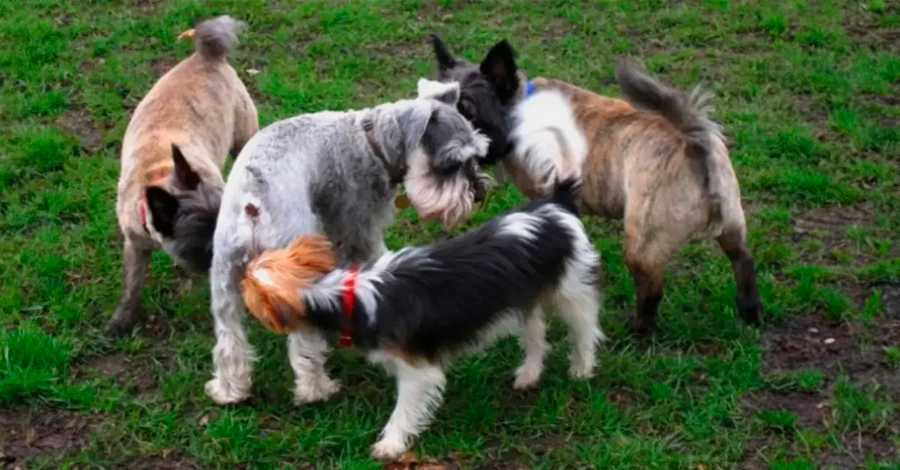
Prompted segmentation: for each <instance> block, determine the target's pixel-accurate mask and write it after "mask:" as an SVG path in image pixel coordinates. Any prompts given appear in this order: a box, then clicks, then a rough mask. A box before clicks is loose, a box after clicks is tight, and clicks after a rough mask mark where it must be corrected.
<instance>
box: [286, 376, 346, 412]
mask: <svg viewBox="0 0 900 470" xmlns="http://www.w3.org/2000/svg"><path fill="white" fill-rule="evenodd" d="M340 391H341V383H340V382H339V381H337V380H332V379H331V378H329V377H328V376H324V375H323V376H321V377H318V378H317V379H313V380H309V379H303V380H297V382H296V385H295V387H294V404H296V405H305V404H308V403H316V402H319V401H325V400H328V399H329V398H331V397H332V395H335V394H336V393H338V392H340Z"/></svg>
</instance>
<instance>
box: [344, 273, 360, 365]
mask: <svg viewBox="0 0 900 470" xmlns="http://www.w3.org/2000/svg"><path fill="white" fill-rule="evenodd" d="M357 274H359V265H354V266H353V267H352V268H350V270H349V271H347V277H345V278H344V289H343V290H342V291H341V300H342V304H343V307H344V315H346V316H347V321H345V322H342V324H343V326H342V327H341V341H340V345H341V346H343V347H345V348H350V347H353V315H354V313H355V312H354V310H355V309H356V275H357Z"/></svg>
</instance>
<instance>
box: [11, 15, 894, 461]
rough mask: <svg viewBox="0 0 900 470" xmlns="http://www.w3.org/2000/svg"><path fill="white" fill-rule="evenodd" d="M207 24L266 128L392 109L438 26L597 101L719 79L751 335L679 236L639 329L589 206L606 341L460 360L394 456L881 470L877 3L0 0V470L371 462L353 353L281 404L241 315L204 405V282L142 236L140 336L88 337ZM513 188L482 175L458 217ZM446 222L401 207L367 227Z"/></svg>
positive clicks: (281, 379)
mask: <svg viewBox="0 0 900 470" xmlns="http://www.w3.org/2000/svg"><path fill="white" fill-rule="evenodd" d="M221 13H230V14H232V15H234V16H236V17H238V18H240V19H243V20H245V21H247V22H248V23H249V29H248V30H246V31H245V32H244V33H243V35H242V37H241V44H240V46H239V47H238V50H237V52H236V54H235V55H234V56H233V58H232V63H233V64H234V66H235V68H236V69H237V70H238V73H239V74H240V76H241V77H242V78H243V79H244V81H245V83H246V84H247V87H248V88H249V89H250V91H251V94H252V95H253V96H254V99H255V100H256V103H257V106H258V108H259V111H260V120H261V125H267V124H269V123H272V122H273V121H275V120H277V119H281V118H286V117H289V116H293V115H295V114H298V113H303V112H313V111H320V110H324V109H345V108H362V107H366V106H371V105H375V104H378V103H381V102H384V101H388V100H395V99H399V98H404V97H410V96H412V95H413V94H414V92H415V83H416V80H417V79H418V78H419V77H421V76H427V75H430V74H431V73H432V71H433V62H432V56H431V49H430V44H429V43H428V41H427V34H428V33H429V32H431V31H437V32H439V33H441V35H442V36H443V37H444V39H446V40H447V41H448V43H449V44H451V45H452V47H453V48H454V49H455V52H457V53H461V54H462V55H465V56H467V57H469V58H470V59H476V60H480V58H481V57H482V54H484V53H485V52H486V51H487V50H488V48H489V47H490V46H491V45H492V44H494V42H496V41H497V40H499V39H502V38H508V39H510V40H511V41H512V43H513V45H514V47H516V49H517V51H518V53H519V56H520V66H522V67H523V68H524V69H525V70H526V71H527V72H528V73H529V74H531V75H543V76H549V77H555V78H560V79H565V80H568V81H570V82H572V83H575V84H577V85H580V86H584V87H587V88H590V89H593V90H595V91H598V92H601V93H604V94H609V95H616V96H618V95H619V92H618V90H617V88H616V86H615V82H614V81H613V80H612V69H613V66H614V64H615V60H616V58H617V56H619V55H622V54H630V55H633V56H636V57H638V58H639V59H640V60H641V61H642V62H644V63H645V64H646V65H647V67H648V68H649V69H650V71H651V72H653V73H654V74H656V75H658V76H660V77H661V78H663V79H664V80H666V81H668V82H670V83H674V84H676V85H678V86H682V87H688V86H691V85H693V84H695V83H697V82H700V81H702V82H704V83H707V84H708V86H709V87H710V88H711V89H712V90H713V91H714V92H715V93H716V94H717V96H718V99H717V111H716V115H715V117H716V119H717V120H718V121H719V122H721V123H722V124H723V125H724V127H725V131H726V134H727V136H728V138H729V145H730V148H731V151H732V158H733V161H734V166H735V169H736V171H737V173H738V177H739V179H740V183H741V188H742V193H743V199H744V201H743V202H744V206H745V209H746V212H747V217H748V221H749V226H750V244H751V249H752V250H753V252H754V254H755V256H756V259H757V263H758V272H759V276H760V289H761V293H762V296H763V300H764V303H765V305H766V308H767V311H768V318H767V322H766V323H767V324H766V325H765V327H764V328H762V329H755V328H752V327H748V326H745V325H744V324H742V323H741V322H740V321H739V320H737V318H736V313H735V311H734V307H733V300H732V299H733V296H734V291H735V287H734V282H733V279H732V273H731V268H730V264H729V263H728V261H727V259H726V258H725V257H724V256H723V255H722V254H721V252H720V251H719V250H718V248H717V247H715V246H714V245H713V244H712V243H697V244H694V245H691V246H689V247H686V248H685V249H684V250H683V251H682V253H681V254H680V256H678V257H677V258H675V259H674V260H673V261H672V262H671V264H670V266H669V269H668V271H667V277H666V282H667V290H666V297H665V299H664V301H663V303H662V304H661V318H660V329H659V331H658V332H657V334H656V335H655V337H654V338H653V339H652V340H651V341H641V340H639V339H638V338H636V337H633V336H631V335H630V334H629V333H628V331H627V330H626V328H625V326H624V321H623V314H624V313H625V312H628V311H629V310H630V309H633V308H634V301H633V295H632V294H633V292H632V288H631V278H630V276H629V275H628V273H627V271H626V270H625V267H624V264H623V260H622V257H623V255H622V226H621V223H619V222H612V221H603V220H590V221H589V230H590V233H591V235H592V236H593V237H594V239H595V240H596V243H597V246H598V248H599V249H600V250H601V252H602V255H603V258H604V266H603V270H602V273H603V274H602V277H603V283H604V288H605V309H604V312H603V313H602V324H603V328H604V330H605V331H606V333H607V334H608V335H609V336H610V337H611V341H610V342H609V343H608V345H607V347H606V348H605V350H604V351H603V352H602V353H601V354H600V366H599V368H598V373H597V376H596V377H595V378H594V379H592V380H590V381H588V382H586V383H575V382H572V381H570V380H569V379H568V378H567V376H566V373H565V371H566V365H565V348H564V347H563V344H562V342H563V341H564V339H563V334H562V331H561V328H560V325H557V324H554V325H553V328H551V339H552V341H553V343H554V344H555V346H556V347H555V349H554V352H553V353H552V355H551V357H550V359H549V361H548V367H547V371H546V373H545V375H544V379H543V381H542V384H541V387H540V389H539V390H536V391H532V392H528V393H518V392H516V391H514V390H512V387H511V379H512V372H513V370H514V369H515V367H516V366H517V365H518V363H519V361H520V358H521V351H520V348H519V346H518V344H517V343H516V341H514V340H512V339H508V340H504V341H502V342H501V343H500V344H499V345H498V346H497V347H495V348H493V349H491V350H490V351H487V352H486V353H485V354H483V355H480V356H477V357H471V358H468V359H466V360H463V361H461V362H460V363H458V364H457V365H456V366H455V367H453V369H452V370H451V372H450V375H449V386H448V390H447V392H446V400H445V404H444V406H443V407H442V408H441V410H440V411H439V412H438V414H437V417H436V420H435V422H434V424H433V425H432V426H431V428H430V429H429V430H428V431H427V432H426V433H425V434H424V435H423V437H422V438H421V439H420V440H419V442H418V443H417V444H416V445H415V447H414V448H413V450H414V451H415V452H416V453H417V454H418V456H419V459H420V461H422V462H426V461H427V462H432V463H435V464H441V465H446V466H447V468H460V467H461V468H480V469H507V470H512V469H518V468H522V467H524V468H528V469H538V468H545V469H556V468H635V469H646V468H665V469H670V468H671V469H696V470H704V469H718V468H749V469H766V468H771V469H779V470H787V469H794V470H807V469H815V468H823V469H824V468H829V467H834V468H865V469H900V453H898V447H900V166H898V162H900V6H898V4H897V3H896V2H895V1H893V0H869V1H856V0H830V1H829V0H820V1H816V0H806V1H804V0H784V1H774V0H771V1H769V0H765V1H751V0H745V1H739V0H730V1H729V0H706V1H700V0H693V1H672V2H667V1H663V0H642V1H641V2H634V1H630V0H605V1H596V2H585V3H573V2H561V1H542V2H539V3H538V2H534V3H531V2H521V3H515V4H513V3H507V2H450V1H426V0H422V1H398V2H388V1H372V2H366V3H363V2H327V1H318V2H290V1H286V0H281V1H270V2H263V1H261V0H231V1H225V0H213V1H209V2H194V1H188V2H176V1H172V2H169V3H167V2H165V1H161V0H131V1H111V0H105V1H104V0H92V1H87V0H62V1H60V0H55V1H42V0H19V1H11V0H0V234H2V238H0V468H3V467H7V468H10V469H12V468H19V467H22V468H27V469H74V468H79V469H113V468H118V469H212V468H223V469H239V468H246V469H269V468H272V469H275V468H278V469H281V468H284V469H287V468H306V469H309V468H317V469H328V468H342V469H344V470H355V469H369V468H380V467H381V465H380V464H378V463H377V462H374V461H372V460H371V459H370V458H369V456H368V451H369V445H370V444H371V443H372V442H374V438H375V435H376V434H377V432H378V431H379V429H380V428H381V426H382V425H383V424H384V423H385V422H386V420H387V419H388V416H389V414H390V411H391V409H392V406H393V401H394V386H393V383H392V381H391V380H389V379H388V377H387V376H386V375H385V374H384V373H383V372H382V371H381V370H380V369H377V368H375V367H372V366H370V365H367V364H365V363H364V362H363V360H362V358H361V357H360V356H359V355H357V354H355V353H352V352H348V351H338V352H337V353H335V354H334V355H333V358H332V360H331V367H332V369H333V374H334V376H335V377H337V378H340V379H341V380H342V382H343V384H344V386H345V387H344V390H343V392H342V393H341V394H340V395H339V396H337V397H336V398H334V399H332V400H331V401H329V402H327V403H323V404H316V405H310V406H303V407H296V406H293V405H292V404H291V395H290V386H291V384H292V374H291V371H290V367H289V366H288V364H287V361H286V351H285V346H284V344H283V341H282V338H280V337H275V336H273V335H271V334H268V333H267V332H265V331H264V330H263V329H262V328H261V327H260V326H258V325H255V324H254V325H253V326H252V327H251V342H252V343H253V344H254V345H256V346H257V348H258V352H259V353H260V355H261V357H262V359H261V361H260V362H259V364H258V366H257V370H256V375H255V381H254V390H253V393H254V395H253V398H252V399H251V401H249V402H248V403H245V404H242V405H240V406H235V407H227V408H221V407H217V406H215V405H214V404H213V403H212V401H211V400H210V399H209V398H207V397H206V395H205V394H204V392H203V384H204V382H205V381H206V380H208V378H209V377H210V374H211V365H212V361H211V356H210V351H211V348H212V345H213V334H212V328H211V326H212V322H211V319H210V316H209V309H208V305H209V302H208V299H209V290H208V283H207V281H206V280H205V279H204V278H202V277H194V278H191V277H189V276H187V275H186V274H184V273H183V272H181V271H180V270H178V269H177V268H175V267H174V266H172V264H171V262H170V260H169V259H168V258H167V257H166V256H165V255H163V254H161V253H157V254H156V255H155V256H154V258H153V265H152V273H151V277H150V280H149V282H148V287H147V289H146V290H145V293H144V308H145V312H146V315H147V321H146V322H145V324H144V325H143V326H142V327H141V328H140V329H139V330H137V331H136V332H135V333H134V334H132V335H131V336H130V337H128V338H125V339H121V340H110V339H107V338H105V337H104V336H103V335H102V334H101V332H100V327H101V325H102V324H103V322H104V321H105V320H106V319H107V318H108V316H109V315H110V314H111V313H112V311H113V310H114V309H115V306H116V303H117V301H118V298H119V295H120V289H121V282H122V279H121V277H122V273H121V256H122V254H121V253H122V252H121V236H120V235H119V234H118V233H117V228H116V218H115V213H114V210H113V203H114V200H115V182H116V179H117V177H118V171H119V162H118V152H119V149H120V146H121V139H122V135H123V133H124V131H125V127H126V125H127V123H128V119H129V116H130V113H131V111H132V110H133V109H134V107H135V106H136V105H137V103H138V102H139V101H140V99H141V98H142V97H143V95H144V94H145V93H146V92H147V91H148V90H149V89H150V87H151V86H152V84H153V83H154V82H155V80H156V79H157V78H158V77H159V76H160V75H161V74H163V73H164V72H165V71H167V70H168V69H169V68H171V67H172V66H173V65H174V64H176V63H177V62H178V61H179V60H180V59H182V58H184V57H186V56H187V55H188V54H189V53H190V51H191V49H192V45H191V44H190V43H189V42H187V41H180V42H176V40H175V37H176V36H177V35H178V34H179V33H180V32H181V31H183V30H185V29H187V28H190V27H192V26H193V25H194V24H195V22H196V21H198V20H199V19H202V18H206V17H210V16H213V15H216V14H221ZM523 201H524V198H523V197H522V196H521V194H519V193H518V192H517V191H516V190H515V189H512V188H500V189H499V190H498V191H496V192H495V193H494V194H492V195H491V197H490V199H489V202H488V204H487V205H486V207H485V208H484V210H483V211H482V212H480V213H477V214H476V215H475V216H474V219H473V221H472V224H471V225H478V224H480V223H483V222H484V221H486V220H489V219H490V218H492V217H494V216H495V215H496V214H498V213H500V212H502V211H504V210H506V209H507V208H509V207H513V206H515V205H517V204H520V203H522V202H523ZM463 230H465V228H464V229H463ZM438 235H440V228H439V227H438V226H437V225H434V224H430V223H423V222H420V221H418V220H417V218H416V216H415V214H413V213H412V211H411V210H410V209H407V210H406V211H405V212H404V213H403V214H402V216H401V217H399V218H398V222H397V224H396V225H395V227H394V228H393V229H392V231H391V232H390V235H389V237H388V244H389V246H391V247H392V248H398V247H401V246H404V245H408V244H424V243H428V242H429V241H431V240H433V239H434V238H435V237H436V236H438ZM406 465H407V466H413V467H414V466H416V465H422V464H415V465H414V464H406ZM401 467H403V465H394V468H401ZM432 468H434V467H432Z"/></svg>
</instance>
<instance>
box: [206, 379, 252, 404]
mask: <svg viewBox="0 0 900 470" xmlns="http://www.w3.org/2000/svg"><path fill="white" fill-rule="evenodd" d="M206 394H207V395H209V397H210V398H212V399H213V401H214V402H216V403H217V404H219V405H233V404H235V403H238V402H241V401H243V400H245V399H246V398H247V397H249V396H250V383H246V384H240V385H238V384H234V383H229V382H227V381H225V380H223V379H220V378H215V379H212V380H210V381H209V382H206Z"/></svg>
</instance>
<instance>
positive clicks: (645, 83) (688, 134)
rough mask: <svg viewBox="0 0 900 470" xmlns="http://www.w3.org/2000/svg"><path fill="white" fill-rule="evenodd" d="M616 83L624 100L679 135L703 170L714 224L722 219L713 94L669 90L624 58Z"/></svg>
mask: <svg viewBox="0 0 900 470" xmlns="http://www.w3.org/2000/svg"><path fill="white" fill-rule="evenodd" d="M616 81H617V82H619V86H620V87H622V94H623V95H624V96H625V99H626V100H627V101H628V102H629V103H631V105H632V106H634V107H635V108H637V109H642V110H644V111H651V112H655V113H659V114H661V115H662V116H663V117H665V118H666V119H667V120H668V121H669V122H671V123H672V124H673V125H675V127H676V128H677V129H678V130H679V131H680V132H681V135H682V137H683V138H684V140H685V142H686V143H687V146H688V152H689V155H690V156H691V157H693V158H694V159H695V160H696V161H697V163H698V164H699V165H700V167H701V168H702V170H701V171H702V174H703V186H704V188H705V189H706V192H707V194H708V197H709V199H710V207H711V213H710V216H711V218H712V219H713V220H719V219H720V218H721V195H720V193H719V188H718V178H717V176H716V168H715V161H714V160H713V152H714V151H715V148H714V146H715V144H716V140H719V141H720V140H721V138H722V137H721V135H722V134H721V129H720V127H719V125H718V124H716V123H715V122H713V121H712V120H711V119H710V118H709V112H710V111H711V110H712V94H711V93H705V92H703V90H702V89H701V88H700V87H699V86H697V87H696V88H694V90H693V91H691V92H690V93H684V92H683V91H681V90H678V89H675V88H671V87H668V86H666V85H663V84H662V83H660V82H659V80H657V79H655V78H653V77H651V76H650V75H647V74H646V73H645V72H644V70H643V69H642V68H641V67H640V66H639V65H638V64H637V63H635V62H634V61H633V60H631V59H627V58H623V59H621V60H620V61H619V63H618V64H617V65H616Z"/></svg>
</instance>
